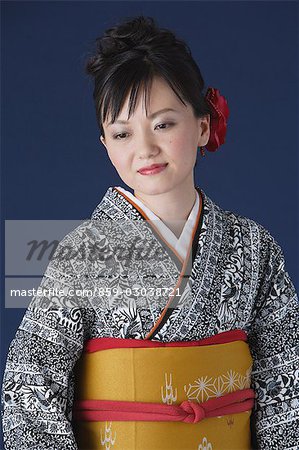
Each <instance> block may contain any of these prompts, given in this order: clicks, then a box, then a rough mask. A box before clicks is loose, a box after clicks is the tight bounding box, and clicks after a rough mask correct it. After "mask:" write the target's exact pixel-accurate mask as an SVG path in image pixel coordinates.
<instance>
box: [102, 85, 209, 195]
mask: <svg viewBox="0 0 299 450" xmlns="http://www.w3.org/2000/svg"><path fill="white" fill-rule="evenodd" d="M128 103H129V98H127V99H126V101H125V104H124V106H123V109H122V110H121V112H120V115H119V117H118V118H117V119H116V121H115V122H114V123H113V124H109V122H110V120H111V118H110V117H108V118H107V120H106V122H105V123H103V129H104V132H105V139H104V138H103V136H101V142H102V143H103V144H104V146H105V147H106V149H107V152H108V155H109V158H110V160H111V162H112V164H113V165H114V167H115V169H116V170H117V172H118V174H119V176H120V178H121V179H122V180H123V181H124V183H125V184H126V185H127V186H129V187H130V188H132V189H133V190H134V194H135V195H137V194H138V193H140V194H141V196H142V194H143V195H146V196H148V195H156V194H162V193H166V192H170V191H171V190H174V191H175V190H176V189H177V188H178V187H179V188H180V189H189V192H190V187H191V186H193V187H194V180H193V168H194V165H195V162H196V156H197V147H198V146H204V145H206V144H207V142H208V140H209V134H210V130H209V116H206V117H204V118H196V117H195V116H194V114H193V110H192V107H191V105H189V104H188V105H187V107H186V106H185V105H184V104H183V103H181V101H180V100H179V99H178V98H177V96H176V94H175V93H174V92H173V90H172V89H171V88H170V86H169V85H168V84H167V83H166V82H165V81H164V80H163V79H161V78H158V77H156V78H154V79H153V84H152V88H151V92H150V96H149V104H148V116H146V112H145V108H144V102H143V95H140V92H139V97H138V99H137V104H136V109H135V111H134V114H132V115H131V117H130V120H129V122H126V119H127V115H128ZM165 109H172V111H164V112H162V111H161V110H165ZM121 121H122V123H120V122H121ZM152 164H167V165H166V167H165V169H164V170H162V171H161V172H159V173H154V174H149V175H143V174H141V173H140V172H138V170H139V169H141V168H143V167H147V166H151V165H152Z"/></svg>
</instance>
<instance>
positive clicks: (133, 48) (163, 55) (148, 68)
mask: <svg viewBox="0 0 299 450" xmlns="http://www.w3.org/2000/svg"><path fill="white" fill-rule="evenodd" d="M95 44H96V50H95V52H94V54H93V55H91V56H89V57H88V60H87V62H86V66H85V70H86V73H87V74H88V75H91V76H92V77H94V91H93V98H94V102H95V108H96V117H97V123H98V126H99V128H100V132H101V135H102V136H103V137H104V138H105V134H104V129H103V122H105V120H106V118H107V115H108V117H109V116H110V115H111V120H112V122H114V121H115V120H116V119H117V117H118V115H119V113H120V111H121V109H122V107H123V105H124V102H125V100H126V98H127V96H128V95H129V94H130V97H129V113H128V119H127V120H129V118H130V116H131V114H132V113H133V112H134V111H135V107H136V101H137V98H138V93H139V89H140V88H141V87H142V88H143V89H144V102H145V110H146V114H148V109H147V105H148V95H149V92H150V88H151V84H152V80H153V78H154V77H155V76H159V77H161V78H163V79H164V80H165V81H166V82H167V83H168V85H169V86H170V87H171V88H172V89H173V91H174V92H175V94H176V95H177V97H178V98H179V100H180V101H181V102H182V103H183V104H184V105H186V102H188V103H189V104H190V105H191V106H192V108H193V111H194V115H195V117H202V116H205V115H207V114H211V110H210V107H209V105H208V103H207V102H206V100H205V98H204V94H203V89H204V80H203V78H202V75H201V72H200V70H199V67H198V66H197V64H196V62H195V61H194V59H193V57H192V55H191V51H190V49H189V47H188V45H187V44H186V43H185V42H184V41H183V40H181V39H178V38H177V37H176V36H175V35H174V34H173V33H172V32H171V31H170V30H167V29H164V28H159V27H158V26H157V25H156V23H155V22H154V19H153V18H151V17H144V16H138V17H133V18H126V20H125V21H124V22H122V23H120V24H118V25H117V26H114V27H112V28H109V29H107V30H106V31H105V33H104V35H103V36H102V37H99V38H97V39H96V41H95Z"/></svg>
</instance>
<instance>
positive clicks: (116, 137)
mask: <svg viewBox="0 0 299 450" xmlns="http://www.w3.org/2000/svg"><path fill="white" fill-rule="evenodd" d="M124 134H127V133H118V134H115V135H114V136H113V139H119V137H120V136H123V135H124ZM120 140H122V138H120Z"/></svg>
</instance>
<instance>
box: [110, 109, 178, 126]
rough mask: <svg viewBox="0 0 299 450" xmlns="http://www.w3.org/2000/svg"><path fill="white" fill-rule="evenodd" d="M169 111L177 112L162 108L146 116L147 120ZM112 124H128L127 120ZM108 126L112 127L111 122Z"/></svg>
mask: <svg viewBox="0 0 299 450" xmlns="http://www.w3.org/2000/svg"><path fill="white" fill-rule="evenodd" d="M169 111H172V112H178V111H176V110H175V109H172V108H164V109H160V111H156V112H154V113H153V114H151V115H150V116H148V118H149V119H154V118H155V117H156V116H157V115H158V114H162V113H165V112H169ZM114 123H122V124H125V123H129V120H116V121H115V122H114ZM109 125H112V122H109V123H108V125H107V126H108V127H109Z"/></svg>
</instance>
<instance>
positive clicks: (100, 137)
mask: <svg viewBox="0 0 299 450" xmlns="http://www.w3.org/2000/svg"><path fill="white" fill-rule="evenodd" d="M99 140H100V141H101V142H102V144H103V145H104V147H105V148H106V150H107V146H106V143H105V138H103V136H102V135H100V136H99Z"/></svg>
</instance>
